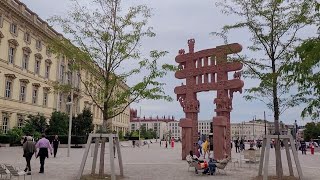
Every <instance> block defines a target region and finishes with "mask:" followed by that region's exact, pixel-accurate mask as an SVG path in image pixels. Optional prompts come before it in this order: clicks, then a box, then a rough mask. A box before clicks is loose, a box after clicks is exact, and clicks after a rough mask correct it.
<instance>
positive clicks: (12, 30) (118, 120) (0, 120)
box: [0, 0, 130, 133]
mask: <svg viewBox="0 0 320 180" xmlns="http://www.w3.org/2000/svg"><path fill="white" fill-rule="evenodd" d="M57 36H61V35H60V34H59V33H57V32H56V31H55V30H54V29H52V28H51V27H49V26H48V24H47V23H46V22H45V21H43V20H42V19H41V18H39V17H38V15H37V14H36V13H34V12H32V11H31V10H29V9H28V8H27V7H26V5H25V4H23V3H21V2H20V1H18V0H1V1H0V126H1V130H2V131H3V132H4V133H6V132H7V131H8V130H9V129H11V128H13V127H15V126H18V127H21V126H23V123H24V120H25V119H26V116H27V115H28V114H37V113H41V114H43V115H44V116H46V117H47V118H49V117H50V115H51V113H52V112H53V111H54V110H58V111H63V112H69V110H68V107H69V106H68V105H67V104H66V103H67V99H68V96H69V93H61V92H58V91H55V90H54V89H53V87H52V85H53V84H54V83H57V82H58V83H60V84H72V86H73V87H74V89H75V91H74V101H73V102H74V106H73V113H74V114H78V113H80V112H81V111H82V109H83V108H85V107H88V108H90V109H91V111H92V113H93V117H94V124H95V127H96V128H97V127H98V126H99V125H101V124H102V119H103V115H102V111H101V110H100V109H99V108H97V107H96V105H95V104H94V103H92V100H91V98H90V97H89V96H88V94H87V93H86V91H85V87H84V85H83V84H82V83H81V81H80V76H81V77H82V78H83V77H85V78H90V74H88V73H86V72H82V71H81V72H77V73H71V71H70V68H69V66H70V62H69V61H68V60H67V59H66V58H64V57H56V56H55V55H54V54H51V53H50V51H49V49H48V48H47V44H46V42H48V39H51V38H54V37H57ZM120 88H127V86H126V85H121V86H120ZM92 91H93V92H94V91H95V89H93V90H92ZM94 93H95V92H94ZM129 114H130V108H129V107H128V108H127V109H126V110H125V111H124V113H122V114H120V115H118V116H117V117H115V118H113V120H112V122H113V123H112V124H113V125H112V126H113V127H112V130H115V131H119V130H121V131H122V132H126V131H128V128H129Z"/></svg>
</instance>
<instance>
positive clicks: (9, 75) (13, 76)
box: [4, 74, 17, 79]
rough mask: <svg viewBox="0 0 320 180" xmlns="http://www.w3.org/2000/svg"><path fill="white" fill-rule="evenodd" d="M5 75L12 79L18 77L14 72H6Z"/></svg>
mask: <svg viewBox="0 0 320 180" xmlns="http://www.w3.org/2000/svg"><path fill="white" fill-rule="evenodd" d="M4 76H5V77H6V78H10V79H15V78H17V77H16V75H14V74H5V75H4Z"/></svg>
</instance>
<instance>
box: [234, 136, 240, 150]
mask: <svg viewBox="0 0 320 180" xmlns="http://www.w3.org/2000/svg"><path fill="white" fill-rule="evenodd" d="M234 146H235V147H236V153H238V152H240V150H239V139H236V140H235V141H234Z"/></svg>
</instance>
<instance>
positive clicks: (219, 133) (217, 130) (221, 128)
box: [212, 116, 230, 159]
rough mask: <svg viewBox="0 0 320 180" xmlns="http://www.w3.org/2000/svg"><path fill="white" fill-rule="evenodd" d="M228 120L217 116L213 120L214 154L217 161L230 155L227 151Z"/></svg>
mask: <svg viewBox="0 0 320 180" xmlns="http://www.w3.org/2000/svg"><path fill="white" fill-rule="evenodd" d="M227 120H228V119H227V118H226V117H224V116H217V117H214V118H213V120H212V121H213V123H212V124H213V154H214V158H215V159H223V158H224V155H225V154H229V153H228V152H226V151H227V146H226V143H227V142H229V143H230V140H227V139H226V138H225V137H226V128H227Z"/></svg>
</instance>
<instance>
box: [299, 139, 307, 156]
mask: <svg viewBox="0 0 320 180" xmlns="http://www.w3.org/2000/svg"><path fill="white" fill-rule="evenodd" d="M300 144H301V151H302V154H307V144H306V142H305V141H304V139H301V141H300Z"/></svg>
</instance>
